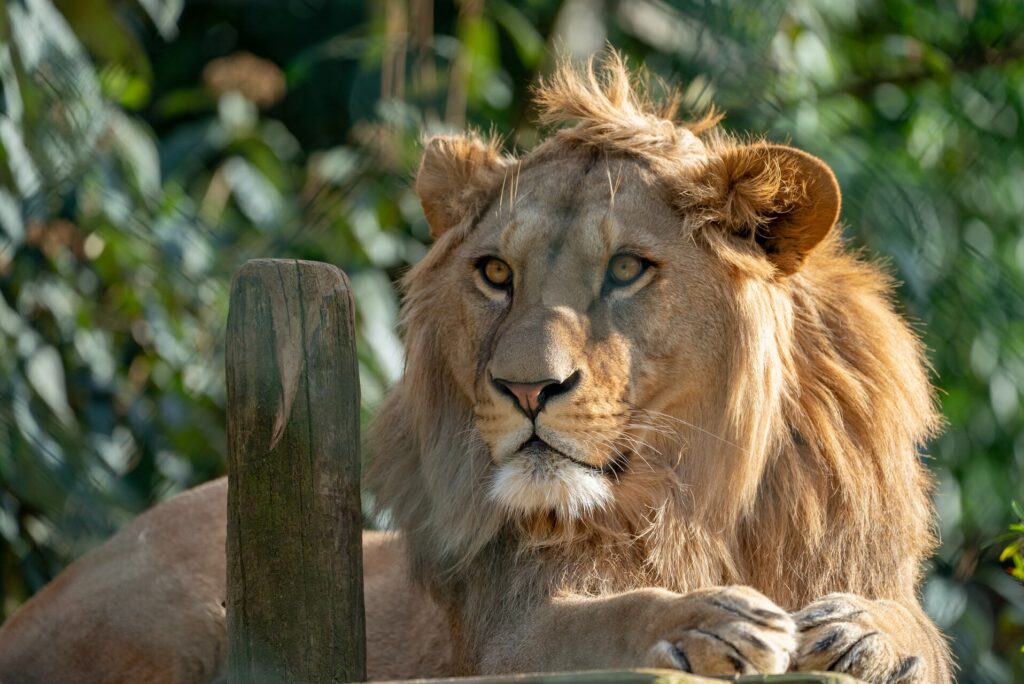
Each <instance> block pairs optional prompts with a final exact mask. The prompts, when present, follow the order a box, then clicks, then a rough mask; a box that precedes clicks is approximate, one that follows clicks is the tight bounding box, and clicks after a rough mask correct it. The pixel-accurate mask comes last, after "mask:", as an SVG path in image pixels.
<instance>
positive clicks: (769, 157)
mask: <svg viewBox="0 0 1024 684" xmlns="http://www.w3.org/2000/svg"><path fill="white" fill-rule="evenodd" d="M700 185H701V189H700V191H699V192H698V196H699V198H700V199H699V200H698V204H700V205H702V206H701V208H702V209H703V213H704V215H705V217H707V218H708V219H709V220H710V222H711V223H712V224H714V225H716V226H718V227H719V229H725V230H727V231H729V232H731V233H732V234H733V235H735V236H737V237H739V238H744V239H749V240H751V241H752V242H754V243H756V244H757V245H759V246H760V248H761V249H762V250H763V251H764V254H765V256H766V257H767V258H768V260H769V261H771V262H772V264H773V265H774V266H775V269H776V271H777V272H778V273H780V274H782V275H788V274H790V273H794V272H795V271H797V270H798V269H799V268H800V266H801V265H802V264H803V262H804V259H806V258H807V255H808V254H810V252H811V250H813V249H814V247H815V246H816V245H817V244H818V243H819V242H821V240H822V239H823V238H824V237H825V236H826V235H827V234H828V233H829V231H830V230H832V228H833V226H834V225H835V223H836V220H837V219H838V218H839V206H840V194H839V184H838V183H837V182H836V177H835V175H834V174H833V173H832V170H831V169H830V168H829V167H828V165H826V164H825V162H823V161H821V160H820V159H818V158H817V157H814V156H812V155H810V154H807V153H806V152H803V151H801V150H798V149H795V148H792V147H788V146H785V145H771V144H767V143H758V144H753V145H743V146H737V147H735V148H733V149H730V150H726V151H724V152H722V153H720V154H718V155H716V156H715V157H713V158H712V159H711V160H709V162H708V164H707V166H706V171H705V173H704V175H703V177H702V179H701V180H700Z"/></svg>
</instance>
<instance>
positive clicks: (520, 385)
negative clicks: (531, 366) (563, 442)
mask: <svg viewBox="0 0 1024 684" xmlns="http://www.w3.org/2000/svg"><path fill="white" fill-rule="evenodd" d="M579 380H580V372H579V371H576V372H575V373H573V374H572V375H570V376H569V377H568V378H566V379H565V380H551V379H548V380H541V381H539V382H513V381H511V380H505V379H503V378H493V382H494V386H495V387H496V388H497V389H498V392H500V393H502V394H505V395H507V396H509V397H511V398H513V399H515V400H516V404H518V405H519V408H521V409H522V410H523V412H524V413H525V414H526V415H527V416H529V417H530V418H531V419H532V418H536V417H537V414H538V413H540V412H541V411H543V410H544V405H545V404H547V402H548V401H549V400H550V399H551V398H552V397H556V396H558V395H559V394H565V393H567V392H570V391H572V389H573V388H574V387H575V386H576V385H577V383H579Z"/></svg>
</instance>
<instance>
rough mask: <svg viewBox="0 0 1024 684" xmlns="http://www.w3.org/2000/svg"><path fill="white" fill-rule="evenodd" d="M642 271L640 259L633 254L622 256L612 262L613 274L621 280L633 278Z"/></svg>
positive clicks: (616, 278)
mask: <svg viewBox="0 0 1024 684" xmlns="http://www.w3.org/2000/svg"><path fill="white" fill-rule="evenodd" d="M639 272H640V260H639V259H637V258H636V257H633V256H620V257H618V258H616V259H615V260H614V261H613V262H612V276H613V277H614V278H615V280H618V281H619V282H626V281H629V280H632V279H633V278H635V277H636V276H637V274H638V273H639Z"/></svg>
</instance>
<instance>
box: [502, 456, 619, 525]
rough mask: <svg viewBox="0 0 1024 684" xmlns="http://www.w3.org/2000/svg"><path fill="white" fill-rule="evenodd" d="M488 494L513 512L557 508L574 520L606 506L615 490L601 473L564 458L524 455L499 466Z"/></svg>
mask: <svg viewBox="0 0 1024 684" xmlns="http://www.w3.org/2000/svg"><path fill="white" fill-rule="evenodd" d="M488 496H489V497H490V499H491V500H492V501H494V502H496V503H497V504H498V505H500V506H502V507H503V508H505V509H506V510H508V511H509V512H510V513H513V514H526V513H536V512H540V511H554V512H555V513H556V514H557V515H559V516H561V517H563V518H567V519H575V518H580V517H582V516H584V515H586V514H587V513H590V512H592V511H595V510H599V509H602V508H604V507H605V506H606V505H607V504H608V502H609V501H611V498H612V490H611V486H610V485H609V484H608V481H607V479H606V478H605V477H604V476H603V475H601V474H600V473H595V472H591V471H589V470H587V469H585V468H582V467H580V466H578V465H574V464H573V463H570V462H569V461H565V460H561V459H559V460H557V461H550V460H548V459H546V458H545V459H543V460H541V459H538V458H536V457H531V456H525V455H524V456H520V457H514V458H513V460H511V461H509V462H507V463H503V464H501V465H500V466H499V467H498V470H497V472H496V473H495V475H494V479H493V480H492V481H491V489H490V491H489V492H488Z"/></svg>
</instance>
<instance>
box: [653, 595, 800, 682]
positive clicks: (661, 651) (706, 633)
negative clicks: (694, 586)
mask: <svg viewBox="0 0 1024 684" xmlns="http://www.w3.org/2000/svg"><path fill="white" fill-rule="evenodd" d="M683 600H684V601H685V602H686V608H687V612H688V613H689V615H688V616H687V619H686V620H685V623H686V624H687V627H688V628H684V629H682V630H681V631H679V632H676V633H673V634H671V635H668V636H666V638H664V639H662V640H660V641H658V643H656V644H655V645H654V646H653V647H652V648H651V650H650V652H649V653H648V657H647V660H648V664H649V665H650V666H652V667H665V668H674V669H679V670H684V671H686V672H693V673H695V674H701V675H725V676H733V675H737V674H755V673H761V674H779V673H784V672H786V671H787V670H788V669H789V665H790V662H791V660H792V658H793V654H794V653H795V651H796V637H795V630H796V628H795V624H794V622H793V620H792V618H790V616H789V615H788V614H787V613H786V612H785V611H784V610H782V609H781V608H779V607H778V606H776V605H775V604H774V603H772V602H771V601H770V600H769V599H768V598H767V597H765V596H764V595H763V594H761V593H759V592H757V591H755V590H754V589H751V588H749V587H726V588H723V589H714V590H708V591H701V592H695V593H693V594H689V595H687V596H686V597H684V599H683ZM691 611H692V612H691Z"/></svg>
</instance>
